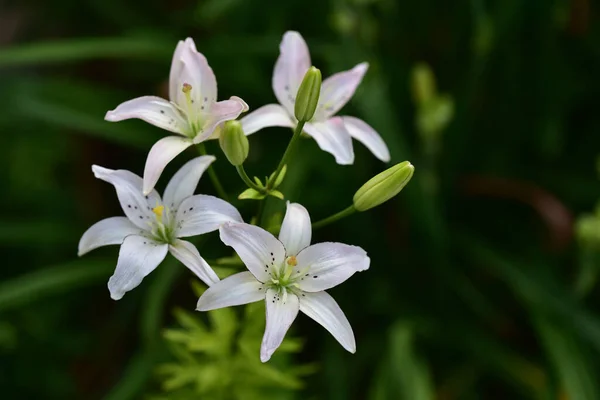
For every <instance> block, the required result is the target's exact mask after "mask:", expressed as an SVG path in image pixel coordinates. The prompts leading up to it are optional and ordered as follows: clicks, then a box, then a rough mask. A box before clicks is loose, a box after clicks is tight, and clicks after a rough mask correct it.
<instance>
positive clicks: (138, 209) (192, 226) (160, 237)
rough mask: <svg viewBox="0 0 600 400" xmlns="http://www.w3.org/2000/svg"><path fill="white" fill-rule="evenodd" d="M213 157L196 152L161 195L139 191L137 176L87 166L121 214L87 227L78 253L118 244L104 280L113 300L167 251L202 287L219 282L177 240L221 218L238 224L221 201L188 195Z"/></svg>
mask: <svg viewBox="0 0 600 400" xmlns="http://www.w3.org/2000/svg"><path fill="white" fill-rule="evenodd" d="M214 160H215V158H214V157H213V156H202V157H197V158H194V159H193V160H191V161H189V162H188V163H187V164H185V165H184V166H183V167H182V168H181V169H180V170H179V171H178V172H177V173H176V174H175V175H173V178H172V179H171V181H170V182H169V184H168V185H167V188H166V190H165V193H164V197H163V198H162V199H161V197H160V195H159V194H158V193H157V192H156V190H152V191H150V193H148V194H147V195H142V178H140V177H139V176H137V175H136V174H134V173H132V172H129V171H126V170H123V169H120V170H116V171H115V170H112V169H108V168H103V167H100V166H98V165H93V166H92V171H94V175H96V178H98V179H102V180H103V181H106V182H108V183H110V184H112V185H113V186H114V187H115V189H116V191H117V197H118V198H119V202H120V203H121V207H122V208H123V211H124V212H125V215H126V216H127V217H112V218H107V219H103V220H102V221H100V222H97V223H96V224H94V225H92V226H91V227H90V228H89V229H88V230H87V231H86V232H85V233H84V234H83V236H82V237H81V240H80V241H79V253H78V254H79V255H80V256H81V255H83V254H85V253H87V252H89V251H90V250H93V249H95V248H97V247H100V246H106V245H110V244H120V245H121V250H120V251H119V260H118V262H117V268H116V270H115V273H114V274H113V276H111V277H110V279H109V281H108V289H109V290H110V296H111V297H112V298H113V299H114V300H119V299H120V298H122V297H123V295H124V294H125V293H126V292H128V291H130V290H131V289H133V288H135V287H137V286H138V285H139V284H140V283H141V282H142V279H144V277H145V276H146V275H148V274H149V273H150V272H152V271H154V269H155V268H156V267H157V266H158V264H160V263H161V262H162V260H163V259H164V258H165V257H166V255H167V252H170V253H171V254H172V255H173V256H174V257H175V258H177V259H178V260H179V261H181V262H182V263H183V265H185V266H186V267H187V268H189V269H190V270H191V271H192V272H193V273H194V274H196V276H198V278H200V279H201V280H202V281H204V283H206V284H207V285H209V286H210V285H212V284H214V283H216V282H218V281H219V277H218V276H217V275H216V274H215V272H214V271H213V270H212V269H211V268H210V266H209V265H208V264H207V263H206V261H204V259H203V258H202V257H201V256H200V253H198V250H197V249H196V247H195V246H194V245H193V244H192V243H190V242H188V241H186V240H181V239H180V238H182V237H189V236H196V235H202V234H204V233H208V232H212V231H215V230H217V229H219V226H221V224H223V223H225V222H231V221H235V222H242V217H241V216H240V213H239V212H238V211H237V210H236V208H235V207H233V206H232V205H231V204H229V203H227V202H226V201H224V200H221V199H218V198H216V197H213V196H206V195H201V194H199V195H195V196H194V195H193V194H194V190H195V189H196V186H197V185H198V181H199V180H200V177H201V176H202V174H203V173H204V171H205V170H206V168H208V167H209V166H210V164H211V163H212V162H213V161H214Z"/></svg>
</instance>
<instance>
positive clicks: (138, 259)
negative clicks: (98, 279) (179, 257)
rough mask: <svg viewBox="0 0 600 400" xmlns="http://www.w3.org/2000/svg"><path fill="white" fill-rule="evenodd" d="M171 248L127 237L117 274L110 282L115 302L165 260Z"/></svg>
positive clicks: (120, 252) (111, 293)
mask: <svg viewBox="0 0 600 400" xmlns="http://www.w3.org/2000/svg"><path fill="white" fill-rule="evenodd" d="M168 249H169V246H168V245H166V244H163V243H157V242H155V241H153V240H152V239H148V238H146V237H143V236H139V235H131V236H127V237H126V238H125V240H124V241H123V244H122V245H121V250H120V251H119V261H118V262H117V268H116V269H115V273H114V274H113V276H111V277H110V279H109V280H108V290H110V297H112V298H113V300H119V299H120V298H122V297H123V295H124V294H125V293H126V292H128V291H130V290H131V289H133V288H135V287H137V286H138V285H139V284H140V283H141V282H142V279H144V277H145V276H146V275H148V274H149V273H150V272H152V271H154V269H155V268H156V267H157V266H158V264H160V263H161V261H162V260H164V258H165V256H166V255H167V251H168Z"/></svg>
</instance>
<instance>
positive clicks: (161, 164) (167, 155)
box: [144, 136, 192, 194]
mask: <svg viewBox="0 0 600 400" xmlns="http://www.w3.org/2000/svg"><path fill="white" fill-rule="evenodd" d="M191 145H192V141H191V140H190V139H187V138H182V137H179V136H167V137H165V138H162V139H160V140H159V141H158V142H156V143H154V146H152V148H151V149H150V153H148V158H147V159H146V166H145V167H144V194H147V193H149V192H150V191H151V190H153V189H154V185H156V182H158V178H160V174H162V172H163V170H164V169H165V167H166V166H167V164H168V163H169V162H171V160H172V159H174V158H175V157H177V156H178V155H179V154H180V153H181V152H183V151H184V150H185V149H187V148H188V147H190V146H191Z"/></svg>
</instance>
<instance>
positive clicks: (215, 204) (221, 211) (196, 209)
mask: <svg viewBox="0 0 600 400" xmlns="http://www.w3.org/2000/svg"><path fill="white" fill-rule="evenodd" d="M230 221H233V222H244V221H243V220H242V216H241V215H240V213H239V211H238V210H237V209H236V208H235V207H234V206H232V205H231V204H229V203H228V202H226V201H225V200H221V199H219V198H218V197H214V196H208V195H205V194H197V195H195V196H192V197H188V198H187V199H185V200H184V201H183V202H182V203H181V205H180V206H179V208H178V209H177V217H176V220H175V223H176V224H177V225H176V231H175V232H174V233H175V235H176V236H177V237H188V236H196V235H202V234H204V233H208V232H212V231H216V230H217V229H219V227H220V226H221V225H222V224H224V223H225V222H230Z"/></svg>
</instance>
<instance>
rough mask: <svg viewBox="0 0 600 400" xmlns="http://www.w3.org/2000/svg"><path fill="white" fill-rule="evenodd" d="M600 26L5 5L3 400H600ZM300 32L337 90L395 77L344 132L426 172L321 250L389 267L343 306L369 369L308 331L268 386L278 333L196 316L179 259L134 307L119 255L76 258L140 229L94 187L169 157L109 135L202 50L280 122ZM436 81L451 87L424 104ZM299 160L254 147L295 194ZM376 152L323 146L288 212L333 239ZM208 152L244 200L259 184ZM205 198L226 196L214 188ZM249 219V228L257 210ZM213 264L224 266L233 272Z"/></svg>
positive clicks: (540, 13)
mask: <svg viewBox="0 0 600 400" xmlns="http://www.w3.org/2000/svg"><path fill="white" fill-rule="evenodd" d="M599 17H600V15H599V9H598V5H597V3H596V4H593V2H592V1H591V0H457V1H444V0H437V1H436V0H404V1H400V0H398V1H395V0H327V1H325V0H286V1H275V0H270V1H259V0H174V1H170V2H166V1H158V0H144V1H142V0H128V1H119V0H102V1H100V0H87V1H76V0H60V1H42V0H23V1H10V0H8V1H2V2H0V46H1V47H0V94H1V95H0V109H1V111H0V131H1V132H2V146H1V154H2V157H0V166H1V169H0V170H1V171H2V173H0V185H1V187H2V198H1V200H0V201H1V204H2V207H1V209H0V247H1V249H2V267H1V269H0V279H1V281H0V397H1V398H3V399H100V398H103V399H104V398H105V399H110V400H125V399H140V398H144V399H198V398H202V399H227V398H240V399H254V398H257V399H332V400H338V399H339V400H341V399H369V400H370V399H373V400H386V399H406V400H428V399H442V400H453V399H473V400H475V399H556V400H593V399H600V383H599V382H600V365H599V364H600V362H599V360H600V358H599V357H598V355H599V354H600V314H598V312H597V310H598V304H599V301H600V299H599V295H600V293H599V291H598V290H597V288H596V276H597V272H598V268H600V256H599V254H600V251H599V249H600V217H598V216H597V215H596V214H595V212H594V209H595V207H596V204H597V201H598V199H599V198H600V185H599V184H598V170H597V162H596V160H597V155H598V153H599V152H600V137H596V136H595V135H597V133H598V131H599V130H600V113H599V112H598V104H599V102H598V99H599V98H600V80H599V79H598V78H597V74H598V71H599V70H600V69H599V67H600V25H599V24H598V19H599ZM291 29H293V30H298V31H300V32H301V33H302V35H303V36H304V37H305V39H306V41H307V42H308V45H309V47H310V49H311V54H312V59H313V64H315V65H316V66H317V67H319V68H320V69H321V70H322V71H323V74H324V76H325V77H326V76H329V75H331V74H332V73H335V72H338V71H341V70H346V69H349V68H351V67H352V66H354V65H355V64H357V63H359V62H362V61H368V62H369V63H370V65H371V67H370V69H369V71H368V73H367V75H366V77H365V79H364V81H363V83H362V84H361V86H360V87H359V90H358V91H357V93H356V96H355V97H354V98H353V100H352V101H351V102H350V103H349V104H348V105H347V106H346V107H345V109H344V110H343V114H347V115H355V116H357V117H360V118H362V119H364V120H365V121H367V122H368V123H369V124H370V125H372V126H373V127H374V128H376V129H377V130H378V131H379V132H380V134H381V135H382V136H383V138H384V140H385V141H386V142H387V144H388V146H389V148H390V151H391V154H392V163H397V162H400V161H403V160H410V161H411V162H412V163H413V164H414V165H415V166H416V173H415V176H414V178H413V180H412V181H411V183H410V184H409V185H408V186H407V187H406V188H405V189H404V191H403V192H402V193H401V194H400V195H399V196H398V197H397V198H396V199H394V200H393V201H390V202H388V203H386V204H385V205H383V206H380V207H378V208H376V209H374V210H371V211H369V212H366V213H361V214H356V215H354V216H351V217H348V218H346V219H344V220H342V221H341V222H339V223H337V224H335V225H330V226H328V227H326V228H323V229H321V230H319V231H317V232H315V233H314V235H313V237H314V241H315V242H320V241H340V242H344V243H351V244H355V245H359V246H362V247H363V248H365V249H366V250H367V251H368V253H369V255H370V257H371V260H372V262H371V268H370V270H368V271H367V272H363V273H360V274H357V275H355V276H354V277H353V278H352V279H350V280H349V281H348V282H347V283H345V284H344V285H341V286H340V287H337V288H335V289H333V290H331V291H330V292H331V294H332V295H333V296H334V297H335V298H336V300H337V301H338V303H339V304H340V306H341V307H342V309H343V310H344V311H345V313H346V315H347V316H348V318H349V320H350V322H351V324H352V326H353V328H354V331H355V335H356V338H357V345H358V351H357V353H356V354H355V355H351V354H349V353H346V352H345V351H344V350H343V349H342V347H341V346H339V345H338V344H337V343H336V342H335V340H334V339H333V338H332V337H331V336H330V335H329V334H328V333H327V332H326V331H325V330H324V329H322V328H321V327H320V326H318V325H317V324H316V323H314V321H312V320H309V319H308V318H306V317H299V318H298V320H297V321H296V323H295V325H294V326H293V328H292V330H291V331H290V333H289V334H288V336H289V337H290V340H289V341H288V342H287V345H286V346H287V350H288V352H286V351H285V350H286V349H282V350H280V351H279V352H278V353H276V354H278V356H277V357H274V359H273V361H272V362H271V363H269V364H267V365H266V366H264V367H265V369H260V368H261V365H259V364H260V363H258V362H257V361H258V345H259V342H260V335H261V333H262V327H261V326H260V323H263V322H262V318H264V317H263V316H262V314H261V312H262V311H260V310H258V312H256V315H254V319H252V312H254V311H255V310H252V309H251V307H250V308H248V309H247V310H245V309H243V308H241V307H240V308H237V309H232V310H229V311H224V312H221V313H218V312H217V313H212V314H211V313H209V316H208V319H207V316H206V315H202V314H200V313H195V312H193V310H194V308H195V303H196V299H197V292H198V291H200V290H201V289H198V288H196V289H194V288H192V286H191V285H190V282H191V281H193V279H192V276H191V274H190V273H189V271H188V270H187V269H185V268H184V267H183V266H182V265H181V264H179V263H177V262H175V261H174V260H173V259H172V258H170V260H169V258H168V259H167V261H165V262H164V263H163V265H161V266H160V267H159V268H158V269H157V270H156V271H155V272H154V273H153V274H151V275H150V276H149V277H148V278H146V279H145V280H144V282H143V283H142V285H141V286H140V287H138V288H137V289H136V290H134V291H132V292H130V293H128V294H127V296H125V297H124V299H122V300H121V301H119V302H114V301H113V300H111V299H110V297H109V295H108V290H107V288H106V283H107V280H108V277H109V276H110V275H111V274H112V271H113V269H114V266H115V265H116V257H117V254H118V247H116V246H111V247H108V248H103V249H99V250H96V251H94V252H93V253H91V254H89V255H87V256H85V257H83V258H82V259H77V257H76V253H77V242H78V240H79V238H80V236H81V234H82V233H83V232H84V231H85V229H87V228H88V227H89V226H90V225H92V224H93V223H95V222H96V221H98V220H100V219H102V218H106V217H110V216H115V215H121V214H122V212H121V210H120V209H119V204H118V202H117V199H116V196H115V194H114V190H113V188H112V187H111V186H110V185H108V184H106V183H104V182H101V181H99V180H96V179H95V178H94V177H93V175H92V173H91V170H90V166H91V164H99V165H102V166H105V167H108V168H114V169H119V168H124V169H129V170H131V171H133V172H135V173H137V174H141V173H142V170H143V165H144V160H145V156H146V154H147V152H148V150H149V148H150V146H151V145H152V144H153V143H154V142H155V141H156V140H157V139H158V138H160V137H162V136H163V135H164V132H161V131H160V130H159V129H158V128H154V127H152V126H150V125H148V124H146V123H144V122H141V121H126V122H121V123H108V122H105V121H104V120H103V117H104V114H105V112H106V111H107V110H109V109H113V108H114V107H115V106H116V105H117V104H119V103H120V102H122V101H124V100H128V99H130V98H133V97H137V96H141V95H145V94H157V95H162V96H165V95H166V90H165V89H166V86H165V85H166V81H167V78H168V71H169V66H170V63H171V56H172V52H173V50H174V48H175V45H176V43H177V40H180V39H184V38H185V37H187V36H190V37H193V38H194V39H195V41H196V44H197V47H198V49H199V51H201V52H202V53H204V54H205V55H206V56H207V58H208V60H209V63H210V64H211V66H212V67H213V69H214V70H215V73H216V76H217V80H218V84H219V98H220V99H225V98H228V97H229V96H231V95H238V96H240V97H242V98H243V99H244V100H246V101H247V102H248V104H249V105H250V107H251V108H252V109H256V108H258V107H259V106H261V105H263V104H267V103H272V102H274V101H275V97H274V95H273V93H272V89H271V74H272V70H273V64H274V62H275V59H276V57H277V54H278V45H279V42H280V40H281V37H282V35H283V33H284V32H285V31H286V30H291ZM427 66H429V67H427ZM430 73H432V74H433V75H435V80H436V81H437V88H436V89H435V91H431V92H429V93H430V95H429V96H425V97H423V90H424V88H425V86H426V85H427V82H431V78H432V77H431V75H430ZM428 76H429V78H427V77H428ZM428 79H429V81H428ZM424 85H425V86H424ZM290 137H291V132H290V131H289V130H286V129H277V128H272V129H268V130H265V131H263V132H260V133H258V134H255V135H253V136H251V137H250V145H251V151H250V158H249V160H248V162H247V170H248V172H249V173H250V174H254V175H258V176H264V175H266V174H269V173H270V172H271V171H273V169H274V168H275V166H276V164H277V162H278V160H279V158H280V156H281V154H282V152H283V150H284V149H285V146H286V143H287V141H288V140H289V138H290ZM354 147H355V152H356V162H355V164H354V165H353V166H339V165H337V164H335V162H334V159H333V157H332V156H331V155H329V154H327V153H324V152H322V151H319V150H318V147H317V146H316V144H315V143H314V141H311V140H303V141H302V143H301V146H300V148H299V149H298V151H297V152H296V154H295V157H294V160H293V162H292V163H291V164H290V166H289V170H288V176H287V177H286V181H285V184H284V186H283V190H282V191H283V192H284V193H285V194H286V197H287V198H288V199H290V200H292V201H297V202H300V203H302V204H303V205H305V206H306V207H307V208H308V210H309V211H310V213H311V216H312V218H313V221H316V220H318V219H321V218H324V217H326V216H329V215H330V214H332V213H334V212H337V211H339V210H341V209H342V208H345V207H346V206H348V205H349V204H350V203H351V199H352V195H353V193H354V192H355V191H356V189H358V188H359V187H360V186H361V185H362V184H363V183H364V182H365V181H366V180H367V179H369V178H370V177H371V176H373V175H374V174H376V173H378V172H380V171H382V170H383V169H385V168H386V167H387V166H386V165H384V164H382V163H381V162H379V161H378V160H376V159H375V158H374V157H373V156H372V155H371V154H370V153H369V152H368V151H367V150H366V149H365V148H364V147H363V146H362V145H360V144H359V143H357V142H355V146H354ZM208 148H209V151H210V152H212V153H214V154H216V155H217V156H218V157H219V159H218V161H217V163H216V169H217V172H218V173H219V175H220V177H221V179H222V181H223V182H224V185H225V187H226V189H227V190H228V192H230V193H231V194H232V195H236V194H238V193H239V192H240V191H241V190H242V189H243V184H242V182H241V181H240V180H239V178H238V177H237V176H236V173H235V170H234V169H233V168H232V167H231V166H230V165H229V164H228V163H227V161H226V159H225V157H223V156H222V154H221V153H220V150H219V149H218V146H217V143H216V142H211V143H209V145H208ZM195 154H196V153H194V152H193V150H190V151H189V152H188V153H186V154H185V155H182V156H180V157H178V158H177V159H176V160H175V161H174V162H173V163H172V164H171V165H169V167H168V169H167V172H166V173H165V174H163V178H162V179H161V181H160V182H159V185H158V187H159V189H162V188H163V187H164V185H165V183H166V181H167V179H168V177H169V176H170V175H171V174H172V173H173V172H174V171H175V170H176V169H177V168H178V167H179V166H180V165H182V164H183V162H184V161H185V160H186V159H189V158H190V157H192V156H194V155H195ZM199 191H201V192H203V193H214V189H213V187H212V185H211V183H210V180H209V179H208V177H204V178H203V179H202V181H201V182H200V186H199ZM234 204H235V205H236V206H238V207H239V208H240V210H241V211H242V213H243V215H244V217H245V218H246V219H249V218H250V217H251V216H252V214H253V213H254V212H255V210H256V209H255V207H256V203H255V202H240V201H237V202H235V203H234ZM283 204H284V203H283V202H280V201H278V200H275V199H270V200H269V203H268V208H269V210H270V211H271V212H279V213H280V212H281V211H282V210H283ZM207 239H208V240H207V241H206V242H204V243H203V245H202V248H201V252H202V254H203V255H204V256H205V257H206V258H210V259H216V258H218V257H224V256H228V255H230V253H229V252H228V251H227V250H226V249H225V247H224V246H223V245H221V244H220V242H219V241H218V237H217V235H216V233H213V234H211V235H209V236H208V238H207ZM223 271H225V270H224V269H223V270H221V272H223ZM225 272H226V271H225ZM195 292H196V293H195ZM244 315H246V316H245V317H244ZM243 318H249V319H250V320H252V321H253V322H251V323H248V324H246V325H243V322H242V321H243ZM235 321H238V322H237V324H236V322H235ZM240 324H242V325H240ZM240 326H242V327H240ZM206 343H208V344H206ZM253 346H255V347H253ZM286 346H284V347H286ZM248 347H250V348H251V349H250V350H248ZM252 355H254V356H252ZM244 357H245V358H244ZM252 363H254V364H252ZM255 364H256V365H255ZM252 374H254V375H252Z"/></svg>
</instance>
